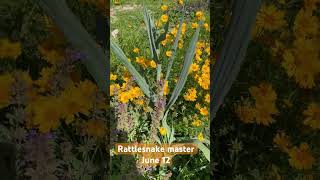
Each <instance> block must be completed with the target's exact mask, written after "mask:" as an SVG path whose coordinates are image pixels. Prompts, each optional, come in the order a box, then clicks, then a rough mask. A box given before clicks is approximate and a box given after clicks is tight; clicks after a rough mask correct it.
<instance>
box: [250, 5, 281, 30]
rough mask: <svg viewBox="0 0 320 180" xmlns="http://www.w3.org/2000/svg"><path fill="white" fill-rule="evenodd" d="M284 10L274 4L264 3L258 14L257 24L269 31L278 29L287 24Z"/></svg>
mask: <svg viewBox="0 0 320 180" xmlns="http://www.w3.org/2000/svg"><path fill="white" fill-rule="evenodd" d="M285 24H286V22H285V20H284V12H282V11H280V10H278V9H277V8H276V6H274V5H263V6H262V8H261V10H260V12H259V13H258V15H257V20H256V26H257V27H258V28H263V29H266V30H269V31H274V30H278V29H279V28H281V27H283V26H285Z"/></svg>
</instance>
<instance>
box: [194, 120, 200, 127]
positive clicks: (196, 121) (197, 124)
mask: <svg viewBox="0 0 320 180" xmlns="http://www.w3.org/2000/svg"><path fill="white" fill-rule="evenodd" d="M201 124H202V122H201V121H200V120H199V119H197V120H194V121H193V122H192V125H193V126H196V127H199V126H201Z"/></svg>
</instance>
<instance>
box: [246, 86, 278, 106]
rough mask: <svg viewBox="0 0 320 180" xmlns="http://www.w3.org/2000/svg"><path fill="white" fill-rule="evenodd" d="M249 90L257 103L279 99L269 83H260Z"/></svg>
mask: <svg viewBox="0 0 320 180" xmlns="http://www.w3.org/2000/svg"><path fill="white" fill-rule="evenodd" d="M249 91H250V94H251V96H252V97H253V98H254V99H255V101H256V104H260V103H261V104H262V103H265V102H274V101H275V100H276V99H277V94H276V92H275V91H274V90H273V88H272V85H271V84H269V83H264V82H263V83H260V84H259V85H258V86H253V87H250V88H249Z"/></svg>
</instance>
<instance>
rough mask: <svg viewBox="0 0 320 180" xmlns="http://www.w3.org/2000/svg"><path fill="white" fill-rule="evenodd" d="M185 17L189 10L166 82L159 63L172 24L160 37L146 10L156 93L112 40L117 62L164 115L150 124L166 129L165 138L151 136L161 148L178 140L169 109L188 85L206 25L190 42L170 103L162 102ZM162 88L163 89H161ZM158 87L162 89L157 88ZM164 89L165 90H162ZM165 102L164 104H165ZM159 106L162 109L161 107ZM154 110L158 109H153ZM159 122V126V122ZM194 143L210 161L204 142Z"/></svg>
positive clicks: (181, 20)
mask: <svg viewBox="0 0 320 180" xmlns="http://www.w3.org/2000/svg"><path fill="white" fill-rule="evenodd" d="M185 13H186V9H185V7H184V8H183V10H182V15H181V19H180V24H179V29H178V32H177V35H176V38H175V40H174V45H173V47H172V49H171V51H172V52H173V53H172V56H171V57H170V59H169V62H168V64H167V68H166V71H165V72H166V75H165V78H164V79H161V75H160V74H161V72H162V71H163V70H162V67H163V65H162V64H161V62H160V59H161V58H160V45H159V44H160V42H161V41H162V40H164V39H165V36H166V33H167V32H168V27H169V21H168V22H166V24H165V25H164V29H165V32H163V33H160V32H159V31H158V30H157V28H156V26H155V23H154V20H153V18H152V16H151V15H150V13H149V11H148V10H147V9H146V8H145V7H144V23H145V25H146V30H147V34H148V42H149V48H150V51H151V58H152V59H154V60H155V61H156V63H157V77H156V80H157V81H156V82H157V84H158V85H159V84H160V89H159V88H158V89H157V90H153V89H151V88H150V85H149V84H148V83H147V81H146V80H145V78H144V77H143V76H142V75H141V74H140V73H139V72H138V71H137V70H136V69H135V67H134V66H133V65H132V64H131V62H130V61H129V59H128V58H127V57H126V55H125V53H124V52H123V50H122V49H121V48H120V47H119V46H118V45H117V43H116V42H114V41H113V40H112V39H111V40H110V41H111V43H110V44H111V50H112V52H113V53H114V54H115V55H116V57H117V58H118V60H119V61H120V62H121V63H122V64H123V65H124V66H125V67H126V68H127V70H128V71H129V72H130V73H131V75H132V76H133V78H134V80H135V82H136V83H137V84H138V85H139V87H140V89H141V90H142V92H143V93H144V95H145V96H146V97H147V98H148V99H150V100H151V102H152V103H154V105H155V106H154V107H155V108H156V109H157V110H156V111H157V112H158V111H160V112H161V113H159V114H158V115H157V116H154V115H152V122H151V123H156V124H158V127H159V125H160V123H161V125H162V127H163V128H165V132H166V133H165V135H164V136H163V137H162V138H159V137H158V136H154V134H153V133H152V132H151V134H152V135H153V137H151V138H154V139H155V141H156V142H158V143H159V144H161V143H169V144H171V143H173V142H174V141H175V140H176V138H175V131H174V128H173V127H170V126H169V125H168V123H167V116H168V114H169V111H170V108H171V107H172V106H173V105H174V104H175V102H176V100H177V99H178V97H179V96H180V94H181V92H182V90H183V88H184V86H185V83H186V81H187V77H188V72H189V69H190V66H191V64H192V60H193V59H194V55H195V50H196V44H197V41H198V38H199V33H200V27H201V26H202V25H203V21H200V25H199V26H198V28H197V29H196V31H195V32H194V34H193V36H192V39H191V41H190V44H189V47H188V49H187V50H186V53H185V56H184V64H183V67H182V70H181V71H180V75H179V78H178V80H177V83H176V86H175V88H174V90H173V92H172V94H171V97H170V98H169V99H168V101H166V100H165V99H163V98H162V96H161V95H159V94H162V93H161V92H163V88H164V85H163V84H164V83H165V82H167V81H168V79H169V78H170V71H171V68H172V64H173V61H174V59H175V56H176V51H177V47H178V42H179V39H180V37H181V31H182V23H183V21H184V19H185ZM161 84H162V85H161ZM157 87H159V86H157ZM161 88H162V89H161ZM162 101H165V102H162ZM159 104H162V105H163V104H164V107H163V109H161V107H162V106H160V105H159ZM158 105H159V106H158ZM154 110H155V109H154ZM158 121H159V122H158ZM189 141H192V142H194V143H195V145H197V146H198V148H199V149H200V150H201V151H202V152H203V153H204V155H205V157H206V158H207V159H208V160H209V161H210V151H209V148H208V147H206V146H205V145H204V144H203V143H202V142H200V141H198V140H196V139H194V140H193V139H192V140H189ZM205 142H206V143H207V144H210V143H209V141H208V140H205Z"/></svg>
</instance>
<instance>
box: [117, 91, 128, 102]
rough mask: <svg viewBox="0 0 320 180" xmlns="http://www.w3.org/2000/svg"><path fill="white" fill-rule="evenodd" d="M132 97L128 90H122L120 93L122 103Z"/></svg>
mask: <svg viewBox="0 0 320 180" xmlns="http://www.w3.org/2000/svg"><path fill="white" fill-rule="evenodd" d="M129 99H130V94H129V93H128V92H120V94H119V101H120V102H121V103H124V104H125V103H128V102H129Z"/></svg>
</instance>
